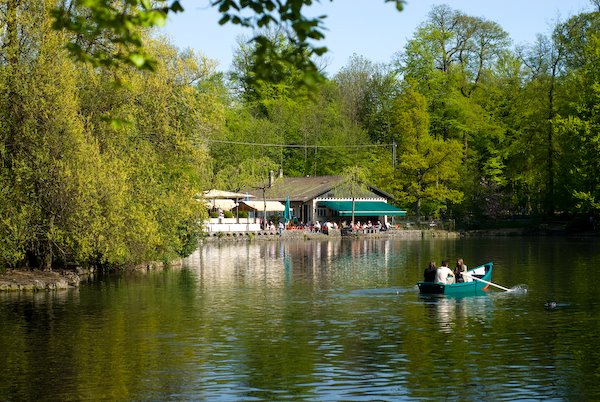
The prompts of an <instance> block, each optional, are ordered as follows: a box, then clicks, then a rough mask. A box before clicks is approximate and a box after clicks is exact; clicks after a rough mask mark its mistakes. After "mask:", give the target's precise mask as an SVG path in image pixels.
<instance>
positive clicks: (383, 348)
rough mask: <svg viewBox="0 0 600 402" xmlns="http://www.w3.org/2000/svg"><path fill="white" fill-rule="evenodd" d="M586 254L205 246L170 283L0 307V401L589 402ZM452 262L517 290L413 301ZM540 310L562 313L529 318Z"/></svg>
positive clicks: (350, 244) (130, 283)
mask: <svg viewBox="0 0 600 402" xmlns="http://www.w3.org/2000/svg"><path fill="white" fill-rule="evenodd" d="M591 243H592V244H595V243H594V242H591ZM555 250H559V251H560V253H557V252H555ZM598 250H600V248H596V247H592V245H590V244H588V243H585V242H576V243H575V244H573V241H572V240H563V242H561V241H557V240H556V239H548V241H547V242H544V241H540V240H539V239H501V240H498V239H490V240H486V239H465V240H452V241H447V240H431V241H405V240H401V239H385V240H383V239H359V240H349V241H346V240H345V239H344V240H339V239H338V240H332V241H322V242H319V241H298V242H286V241H284V242H256V243H237V244H232V243H231V244H209V245H206V246H204V247H202V248H201V249H199V250H198V251H196V252H195V253H194V254H193V255H192V256H191V257H190V258H189V259H188V260H187V261H186V265H185V266H184V267H183V268H182V269H176V270H165V271H162V272H150V273H146V274H128V275H114V276H100V277H98V278H96V279H95V280H94V281H92V282H90V283H86V284H84V285H83V286H82V287H81V289H79V290H77V291H75V292H70V293H60V292H55V293H45V292H44V293H38V294H31V293H29V294H25V293H23V294H0V320H2V323H3V325H2V326H1V327H0V350H2V351H3V353H2V354H0V399H2V400H31V399H39V398H44V396H46V397H47V396H48V395H52V396H53V397H55V398H56V399H89V400H96V399H110V400H113V399H118V400H122V399H127V400H165V399H181V400H214V399H219V400H286V399H291V400H306V399H309V400H310V399H313V400H324V399H330V400H359V399H361V400H402V399H410V400H414V399H425V400H438V399H452V400H457V399H461V400H497V399H500V400H502V399H505V400H506V399H508V400H514V399H559V400H565V399H566V400H571V399H583V400H596V399H598V398H599V397H600V385H598V384H597V382H596V379H597V378H598V376H600V369H599V367H600V352H599V351H598V348H596V347H595V344H596V343H595V337H596V335H597V323H598V320H599V319H600V313H599V308H600V296H599V295H598V292H597V289H596V286H595V285H594V284H593V283H592V281H589V280H582V279H583V278H587V277H588V276H589V272H590V271H592V270H593V269H594V268H595V267H596V266H598V264H600V258H599V254H600V252H599V251H598ZM454 256H462V257H464V258H465V259H466V260H467V261H476V262H482V261H489V260H493V261H494V263H495V265H494V274H495V278H494V281H495V282H498V283H500V284H502V285H508V287H510V286H511V285H513V284H518V283H526V284H528V286H529V292H528V293H526V294H512V293H505V292H494V291H492V292H490V293H486V294H485V295H483V296H474V297H462V298H460V297H459V298H449V297H423V296H420V295H419V294H418V291H417V289H416V287H415V283H416V281H417V280H419V279H421V275H422V272H423V269H424V267H425V265H426V264H427V262H428V261H429V260H430V259H436V260H441V259H442V258H452V257H454ZM514 256H518V259H517V260H515V259H514ZM565 260H568V261H571V262H572V263H571V264H570V265H569V269H570V271H569V274H568V275H565V265H564V261H565ZM573 278H577V280H573ZM551 297H552V298H555V299H556V300H557V301H558V302H559V303H560V305H561V306H564V307H563V308H558V309H555V310H553V311H549V310H547V309H545V308H544V302H545V301H546V300H548V299H549V298H551ZM436 378H444V379H445V381H441V382H439V381H434V380H432V379H436Z"/></svg>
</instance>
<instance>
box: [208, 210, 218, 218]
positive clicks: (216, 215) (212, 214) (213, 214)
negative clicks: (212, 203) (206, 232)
mask: <svg viewBox="0 0 600 402" xmlns="http://www.w3.org/2000/svg"><path fill="white" fill-rule="evenodd" d="M210 217H211V218H218V217H219V213H218V212H216V211H213V212H211V213H210Z"/></svg>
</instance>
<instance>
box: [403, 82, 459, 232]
mask: <svg viewBox="0 0 600 402" xmlns="http://www.w3.org/2000/svg"><path fill="white" fill-rule="evenodd" d="M392 132H393V133H394V135H395V137H396V138H397V142H398V144H399V147H398V148H399V155H400V156H399V158H400V162H399V163H398V166H397V171H396V174H397V176H396V183H397V184H396V189H395V194H396V195H397V198H398V199H400V200H402V201H404V202H408V203H412V204H414V206H415V213H416V216H417V221H418V222H420V216H421V212H422V211H423V210H425V211H426V212H427V213H432V214H435V215H437V214H438V213H439V212H440V211H441V210H443V209H444V208H445V205H446V204H447V203H448V202H450V203H459V202H461V201H462V197H463V194H462V193H461V192H460V191H458V190H456V189H455V186H456V183H455V182H456V180H457V179H458V177H459V175H458V171H459V166H460V163H461V159H460V157H458V155H460V152H461V145H460V143H459V142H457V141H455V140H443V139H440V138H434V137H432V136H431V135H430V134H429V115H428V113H427V103H426V100H425V98H424V97H423V95H421V94H420V93H418V92H416V91H415V89H414V88H413V87H412V86H411V85H410V84H407V85H406V87H405V88H404V91H403V92H402V93H401V94H400V96H399V97H398V99H397V103H396V108H395V119H394V125H393V126H392ZM425 203H426V204H427V205H424V204H425ZM424 206H426V208H423V207H424Z"/></svg>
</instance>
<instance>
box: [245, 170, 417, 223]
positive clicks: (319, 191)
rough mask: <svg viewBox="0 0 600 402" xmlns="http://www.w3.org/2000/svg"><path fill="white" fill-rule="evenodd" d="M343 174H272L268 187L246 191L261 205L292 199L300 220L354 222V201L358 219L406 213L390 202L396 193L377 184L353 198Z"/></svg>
mask: <svg viewBox="0 0 600 402" xmlns="http://www.w3.org/2000/svg"><path fill="white" fill-rule="evenodd" d="M342 182H343V178H342V177H341V176H315V177H283V174H282V173H281V172H280V174H279V177H274V176H273V173H272V172H271V174H270V175H269V182H268V184H267V185H265V186H264V188H259V189H256V188H254V189H248V190H245V191H247V192H248V194H251V195H253V196H254V199H253V201H254V202H255V203H256V204H258V205H260V203H261V200H262V199H263V197H264V199H265V200H267V201H278V202H281V203H283V202H285V200H286V197H289V199H290V205H291V207H292V209H293V211H294V218H295V219H297V220H298V221H300V222H305V223H306V222H314V221H320V222H325V221H330V222H341V221H348V222H349V221H350V220H351V216H352V206H353V205H352V204H354V216H355V219H356V220H361V221H363V222H366V221H367V220H371V221H373V222H376V221H378V220H381V222H385V221H387V218H388V217H396V216H405V215H406V211H403V210H401V209H398V208H396V207H395V206H393V205H391V204H389V203H388V201H389V200H390V199H391V198H392V196H391V195H390V194H388V193H386V192H384V191H382V190H380V189H378V188H376V187H375V186H372V185H369V184H367V185H366V190H364V191H363V192H362V193H361V194H355V195H354V203H353V202H352V197H351V195H350V194H348V192H347V191H344V189H343V186H342Z"/></svg>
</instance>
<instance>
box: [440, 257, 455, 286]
mask: <svg viewBox="0 0 600 402" xmlns="http://www.w3.org/2000/svg"><path fill="white" fill-rule="evenodd" d="M435 281H436V282H438V283H444V284H446V285H451V284H453V283H454V281H455V277H454V272H452V270H451V269H450V268H448V260H444V261H442V266H441V267H439V268H438V269H437V270H436V272H435Z"/></svg>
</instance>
